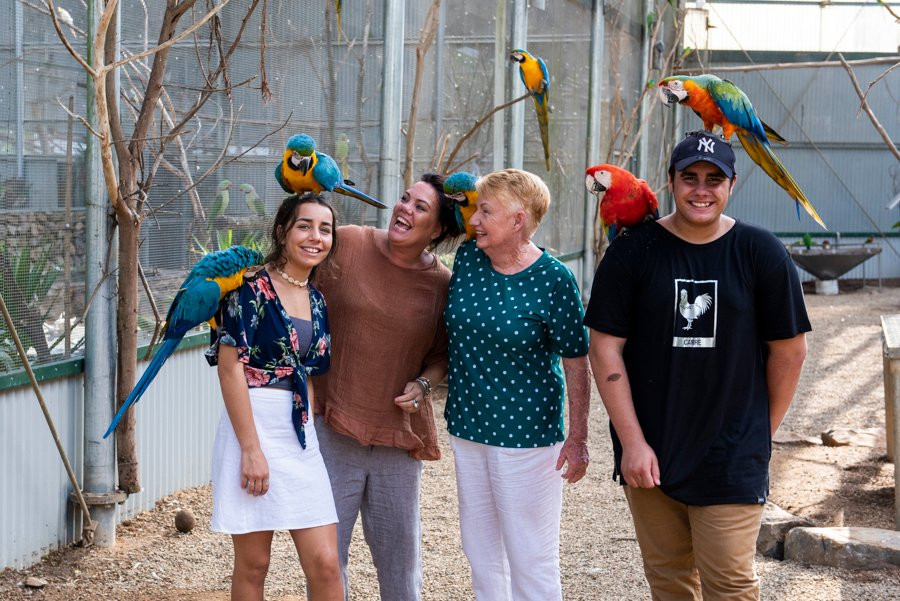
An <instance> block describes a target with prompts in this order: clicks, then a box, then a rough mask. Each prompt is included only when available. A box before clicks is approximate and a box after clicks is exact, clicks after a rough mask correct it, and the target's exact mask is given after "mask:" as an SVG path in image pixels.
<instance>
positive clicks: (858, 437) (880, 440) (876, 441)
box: [822, 428, 886, 447]
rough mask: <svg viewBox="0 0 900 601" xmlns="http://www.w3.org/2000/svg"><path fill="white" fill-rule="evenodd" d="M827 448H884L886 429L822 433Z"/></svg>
mask: <svg viewBox="0 0 900 601" xmlns="http://www.w3.org/2000/svg"><path fill="white" fill-rule="evenodd" d="M822 442H823V443H824V444H825V446H826V447H846V446H853V447H879V446H884V445H885V444H886V442H885V433H884V428H832V429H831V430H828V431H827V432H822Z"/></svg>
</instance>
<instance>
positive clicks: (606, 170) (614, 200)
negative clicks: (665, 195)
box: [584, 164, 659, 242]
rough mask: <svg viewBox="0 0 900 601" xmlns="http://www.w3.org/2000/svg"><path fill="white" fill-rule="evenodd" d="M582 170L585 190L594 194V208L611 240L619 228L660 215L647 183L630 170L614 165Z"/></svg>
mask: <svg viewBox="0 0 900 601" xmlns="http://www.w3.org/2000/svg"><path fill="white" fill-rule="evenodd" d="M584 173H585V180H584V183H585V186H586V187H587V189H588V192H590V193H591V194H593V195H594V196H596V197H597V202H598V203H599V206H598V207H597V212H598V213H600V219H601V220H602V222H603V231H604V232H605V233H606V236H607V238H608V239H609V241H610V242H612V241H613V239H614V238H615V237H616V235H617V234H618V233H620V232H621V231H622V228H627V227H634V226H636V225H637V224H639V223H641V222H643V221H644V220H645V219H647V218H648V217H649V218H652V219H656V218H658V217H659V201H658V200H657V199H656V195H655V194H654V193H653V190H651V189H650V186H648V185H647V182H645V181H644V180H642V179H638V178H636V177H635V176H634V175H632V174H631V172H630V171H627V170H625V169H622V168H621V167H616V166H615V165H605V164H601V165H594V166H593V167H588V168H587V170H586V171H585V172H584Z"/></svg>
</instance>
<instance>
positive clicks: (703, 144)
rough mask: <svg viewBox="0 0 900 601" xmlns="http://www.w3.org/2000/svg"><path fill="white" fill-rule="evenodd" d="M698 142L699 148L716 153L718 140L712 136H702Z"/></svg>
mask: <svg viewBox="0 0 900 601" xmlns="http://www.w3.org/2000/svg"><path fill="white" fill-rule="evenodd" d="M698 142H699V144H698V145H697V150H703V151H705V152H708V153H710V154H715V153H716V142H715V140H713V139H712V138H700V139H699V140H698Z"/></svg>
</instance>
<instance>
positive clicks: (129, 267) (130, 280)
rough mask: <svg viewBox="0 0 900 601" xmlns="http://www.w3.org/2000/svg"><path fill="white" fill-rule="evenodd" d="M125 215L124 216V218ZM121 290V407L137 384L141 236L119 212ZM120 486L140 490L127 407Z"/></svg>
mask: <svg viewBox="0 0 900 601" xmlns="http://www.w3.org/2000/svg"><path fill="white" fill-rule="evenodd" d="M123 217H124V218H123ZM118 223H119V280H118V282H119V290H118V305H117V314H116V336H117V338H118V341H119V351H118V354H119V360H118V362H117V370H116V371H117V376H118V377H117V378H116V400H117V402H116V406H117V407H121V406H122V403H123V402H125V399H126V398H128V395H129V393H130V392H131V389H132V388H133V387H134V384H135V378H136V373H137V315H138V286H137V283H138V268H137V265H138V251H139V248H138V237H139V235H140V224H139V223H136V222H135V221H134V220H133V219H130V218H128V217H127V216H123V215H118ZM116 448H117V451H118V452H117V455H118V464H119V488H120V489H122V490H123V491H125V492H127V493H128V494H134V493H137V492H140V490H141V485H140V479H139V473H138V456H137V438H136V436H135V419H134V409H133V408H132V409H130V410H128V411H127V412H126V413H125V415H124V417H123V418H122V422H121V423H120V424H119V427H118V428H117V429H116Z"/></svg>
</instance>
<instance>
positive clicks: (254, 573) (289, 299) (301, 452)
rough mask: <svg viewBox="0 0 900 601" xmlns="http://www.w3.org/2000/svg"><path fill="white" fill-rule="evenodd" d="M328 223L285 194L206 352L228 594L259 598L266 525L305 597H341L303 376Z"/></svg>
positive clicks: (318, 329)
mask: <svg viewBox="0 0 900 601" xmlns="http://www.w3.org/2000/svg"><path fill="white" fill-rule="evenodd" d="M335 227H336V223H335V216H334V210H333V209H332V208H331V207H330V206H329V205H328V203H327V202H326V201H325V200H324V199H323V198H322V197H320V196H311V195H307V196H303V197H297V196H292V197H289V198H287V199H285V201H284V202H283V203H282V204H281V207H280V208H279V210H278V214H277V215H276V216H275V223H274V224H273V227H272V252H271V253H270V254H269V256H268V257H266V265H265V266H264V268H263V269H261V270H259V271H257V272H256V273H254V274H251V275H247V276H246V277H245V280H244V284H243V286H241V288H239V289H238V290H235V291H234V292H232V293H231V294H229V295H228V296H226V297H225V299H224V302H223V308H222V309H221V310H220V314H219V316H218V318H217V323H218V324H219V327H218V329H217V331H216V333H215V339H214V342H213V345H212V346H211V347H210V351H209V352H208V353H207V354H208V358H209V360H210V363H211V364H218V372H219V380H220V383H221V386H222V397H223V398H224V401H225V411H224V412H223V413H222V418H221V420H220V423H219V430H218V433H217V434H216V441H215V446H214V448H213V475H212V481H213V517H212V529H213V530H214V531H217V532H225V533H228V534H231V535H232V541H233V543H234V570H233V574H232V581H231V597H232V599H262V598H263V588H264V584H265V578H266V573H267V571H268V566H269V556H270V548H271V543H272V533H273V531H274V530H288V531H289V532H290V534H291V537H292V538H293V540H294V545H295V546H296V548H297V553H298V554H299V556H300V564H301V566H302V568H303V572H304V573H305V574H306V578H307V581H308V587H309V588H308V591H309V598H310V599H311V600H313V601H318V600H326V599H328V600H338V599H343V583H342V582H341V577H340V570H339V566H338V555H337V526H336V523H337V514H336V512H335V507H334V500H333V497H332V493H331V487H330V485H329V481H328V474H327V472H326V471H325V464H324V462H323V461H322V456H321V454H320V453H319V444H318V439H317V437H316V431H315V427H314V424H313V417H312V416H313V411H312V409H313V406H314V404H315V395H314V393H313V386H312V382H310V381H308V380H307V376H308V375H315V374H321V373H324V372H326V371H327V370H328V367H329V363H330V346H331V337H330V334H329V327H328V316H327V312H326V310H325V300H324V298H323V297H322V294H321V293H320V292H319V291H318V290H316V288H315V287H313V286H312V285H310V284H309V283H308V282H309V278H310V276H311V275H312V274H313V272H315V271H322V270H327V268H328V266H329V261H328V259H329V257H330V253H331V251H332V250H333V249H334V248H335V247H336V243H337V239H336V233H335Z"/></svg>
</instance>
